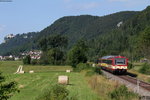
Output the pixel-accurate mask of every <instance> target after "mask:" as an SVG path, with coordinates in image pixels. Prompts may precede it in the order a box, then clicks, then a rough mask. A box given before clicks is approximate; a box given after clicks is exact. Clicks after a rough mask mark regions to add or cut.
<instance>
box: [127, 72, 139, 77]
mask: <svg viewBox="0 0 150 100" xmlns="http://www.w3.org/2000/svg"><path fill="white" fill-rule="evenodd" d="M126 75H129V76H131V77H137V76H138V75H137V74H133V73H130V72H127V73H126Z"/></svg>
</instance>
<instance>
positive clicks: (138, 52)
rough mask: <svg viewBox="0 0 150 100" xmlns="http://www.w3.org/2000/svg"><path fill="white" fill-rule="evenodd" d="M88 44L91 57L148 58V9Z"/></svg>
mask: <svg viewBox="0 0 150 100" xmlns="http://www.w3.org/2000/svg"><path fill="white" fill-rule="evenodd" d="M89 43H91V44H90V47H91V51H92V52H90V54H91V55H90V56H91V57H96V56H97V55H98V56H103V55H108V54H112V55H118V54H120V55H124V56H126V57H128V58H129V59H130V60H139V59H140V58H141V57H146V58H150V7H147V8H146V9H145V10H143V11H141V12H140V13H139V14H137V15H135V16H134V17H133V18H131V19H129V20H127V21H126V22H125V23H124V24H123V25H122V26H121V27H119V28H116V29H113V30H112V31H111V32H110V33H107V34H104V35H103V36H100V37H99V38H98V39H93V40H92V41H91V42H89ZM93 44H94V45H93ZM92 55H94V56H92ZM93 59H94V58H93Z"/></svg>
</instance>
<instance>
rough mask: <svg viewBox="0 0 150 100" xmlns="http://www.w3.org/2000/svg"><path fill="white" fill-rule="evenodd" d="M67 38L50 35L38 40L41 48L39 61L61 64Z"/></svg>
mask: <svg viewBox="0 0 150 100" xmlns="http://www.w3.org/2000/svg"><path fill="white" fill-rule="evenodd" d="M67 44H68V39H67V38H66V37H65V36H61V35H51V36H49V37H48V38H43V39H42V40H40V42H39V45H40V47H41V49H42V50H43V55H42V57H41V63H43V64H55V65H56V64H57V65H60V64H63V62H64V58H65V53H64V49H65V48H66V47H67Z"/></svg>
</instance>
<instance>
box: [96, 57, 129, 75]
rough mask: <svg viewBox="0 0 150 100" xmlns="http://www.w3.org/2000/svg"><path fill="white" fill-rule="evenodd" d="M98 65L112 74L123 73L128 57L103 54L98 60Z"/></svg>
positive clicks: (125, 70) (125, 69)
mask: <svg viewBox="0 0 150 100" xmlns="http://www.w3.org/2000/svg"><path fill="white" fill-rule="evenodd" d="M98 65H99V67H101V68H102V69H104V70H107V71H110V72H112V73H114V74H125V73H126V72H127V69H128V68H127V66H128V58H126V57H123V56H112V55H111V56H104V57H102V58H100V59H99V60H98Z"/></svg>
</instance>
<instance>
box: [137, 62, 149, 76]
mask: <svg viewBox="0 0 150 100" xmlns="http://www.w3.org/2000/svg"><path fill="white" fill-rule="evenodd" d="M139 72H140V73H143V74H148V75H150V64H148V63H144V64H143V65H142V67H141V69H140V70H139Z"/></svg>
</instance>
